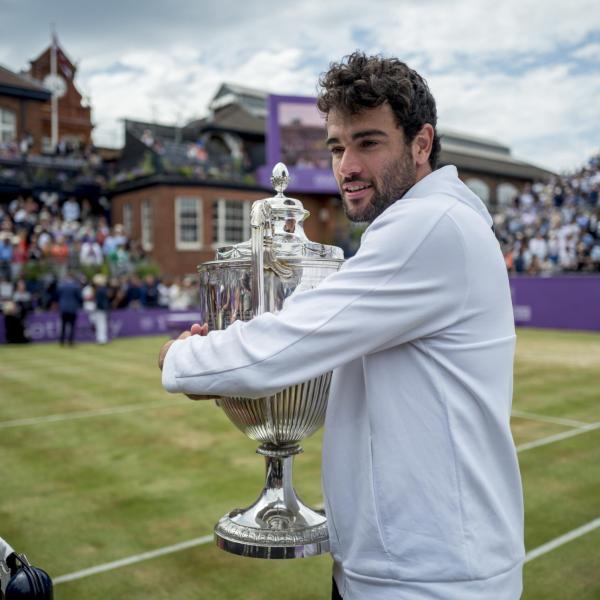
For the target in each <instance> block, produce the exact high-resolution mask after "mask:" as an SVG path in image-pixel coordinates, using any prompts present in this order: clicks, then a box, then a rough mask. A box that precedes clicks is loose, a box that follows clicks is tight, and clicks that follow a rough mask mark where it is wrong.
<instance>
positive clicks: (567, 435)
mask: <svg viewBox="0 0 600 600" xmlns="http://www.w3.org/2000/svg"><path fill="white" fill-rule="evenodd" d="M598 427H600V423H592V424H590V425H586V426H585V427H580V428H578V429H571V431H563V432H562V433H557V434H556V435H549V436H548V437H545V438H541V439H539V440H533V442H527V443H525V444H521V445H520V446H517V452H524V451H525V450H531V449H532V448H539V447H540V446H546V445H547V444H553V443H554V442H560V441H561V440H566V439H568V438H571V437H575V436H576V435H580V434H582V433H587V432H588V431H593V430H594V429H598Z"/></svg>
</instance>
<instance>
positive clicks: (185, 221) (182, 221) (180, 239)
mask: <svg viewBox="0 0 600 600" xmlns="http://www.w3.org/2000/svg"><path fill="white" fill-rule="evenodd" d="M175 245H176V246H177V249H178V250H199V249H200V248H202V200H200V198H192V197H189V196H179V197H178V198H175Z"/></svg>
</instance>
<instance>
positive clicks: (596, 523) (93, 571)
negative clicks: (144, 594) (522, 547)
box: [52, 518, 600, 585]
mask: <svg viewBox="0 0 600 600" xmlns="http://www.w3.org/2000/svg"><path fill="white" fill-rule="evenodd" d="M597 527H600V518H598V519H594V520H593V521H591V522H590V523H587V525H583V526H581V527H578V528H577V529H573V531H569V532H568V533H565V534H564V535H561V536H560V537H557V538H556V539H554V540H551V541H550V542H548V543H547V544H543V545H542V546H538V547H537V548H535V549H534V550H531V552H528V553H527V555H526V556H525V562H526V563H528V562H530V561H532V560H534V559H536V558H538V556H543V555H544V554H547V553H548V552H551V551H552V550H554V549H555V548H558V547H559V546H562V545H563V544H566V543H568V542H570V541H572V540H574V539H577V538H578V537H581V536H582V535H585V534H586V533H589V532H590V531H593V530H594V529H596V528H597ZM213 539H214V538H213V536H212V535H205V536H202V537H199V538H195V539H193V540H188V541H187V542H180V543H179V544H173V545H172V546H164V547H163V548H158V549H157V550H151V551H150V552H143V553H142V554H134V555H133V556H128V557H127V558H122V559H121V560H115V561H113V562H109V563H104V564H102V565H97V566H95V567H90V568H89V569H82V570H81V571H75V572H74V573H69V574H67V575H60V576H59V577H56V578H54V579H53V580H52V581H53V582H54V584H55V585H58V584H60V583H66V582H68V581H74V580H75V579H83V578H84V577H89V576H90V575H97V574H98V573H105V572H106V571H112V570H114V569H119V568H121V567H126V566H128V565H133V564H135V563H139V562H142V561H144V560H150V559H152V558H157V557H158V556H164V555H165V554H173V553H174V552H179V551H180V550H187V549H188V548H193V547H195V546H202V545H204V544H208V543H209V542H212V541H213Z"/></svg>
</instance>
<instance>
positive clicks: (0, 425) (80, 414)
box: [0, 398, 191, 429]
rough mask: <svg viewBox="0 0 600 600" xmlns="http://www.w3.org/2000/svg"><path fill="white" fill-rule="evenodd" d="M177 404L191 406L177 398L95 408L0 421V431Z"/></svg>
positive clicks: (182, 399)
mask: <svg viewBox="0 0 600 600" xmlns="http://www.w3.org/2000/svg"><path fill="white" fill-rule="evenodd" d="M178 404H191V402H190V400H189V399H187V398H177V399H174V400H159V401H157V402H147V403H145V404H143V403H140V404H123V405H121V406H113V407H107V408H97V409H93V410H78V411H72V412H66V413H59V414H56V415H46V416H43V417H30V418H28V419H13V420H12V421H0V429H10V428H11V427H23V426H26V425H40V424H42V423H56V422H59V421H71V420H74V419H87V418H90V417H104V416H106V415H117V414H120V413H127V412H133V411H136V410H145V409H148V408H160V407H163V408H166V407H167V406H173V405H178Z"/></svg>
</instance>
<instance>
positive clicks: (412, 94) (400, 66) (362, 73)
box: [317, 51, 440, 170]
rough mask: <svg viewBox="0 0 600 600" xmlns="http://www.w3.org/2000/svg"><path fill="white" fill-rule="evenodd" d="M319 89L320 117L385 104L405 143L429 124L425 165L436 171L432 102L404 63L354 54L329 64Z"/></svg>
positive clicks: (421, 81)
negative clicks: (430, 132) (430, 141)
mask: <svg viewBox="0 0 600 600" xmlns="http://www.w3.org/2000/svg"><path fill="white" fill-rule="evenodd" d="M319 86H320V88H321V90H320V93H319V95H318V98H317V107H318V109H319V110H320V111H321V112H322V113H324V114H328V113H329V111H330V110H332V109H335V110H339V111H341V112H343V113H346V114H351V115H354V114H357V113H359V112H361V111H362V110H364V109H365V108H374V107H376V106H381V105H382V104H383V103H384V102H387V103H388V104H389V105H390V107H391V109H392V111H393V113H394V117H395V118H396V123H397V125H398V127H402V129H403V130H404V136H405V140H406V142H407V143H410V142H412V141H413V140H414V139H415V136H416V135H417V133H418V132H419V131H420V130H421V128H422V127H423V125H424V124H425V123H429V124H431V125H432V126H433V131H434V137H433V145H432V148H431V154H430V155H429V164H430V165H431V169H432V170H434V169H435V168H436V166H437V161H438V158H439V154H440V138H439V136H438V134H437V131H436V129H435V127H436V124H437V110H436V107H435V100H434V98H433V96H432V95H431V92H430V91H429V87H428V86H427V83H426V81H425V80H424V79H423V78H422V77H421V76H420V75H419V74H418V73H417V72H416V71H414V70H413V69H411V68H409V67H408V66H407V65H406V64H405V63H403V62H402V61H400V60H398V59H397V58H383V57H381V56H367V55H366V54H365V53H364V52H359V51H356V52H354V53H352V54H350V55H349V56H345V57H344V58H343V59H342V60H341V61H340V62H339V63H331V64H330V65H329V70H328V71H327V72H326V73H324V74H323V75H321V77H320V78H319Z"/></svg>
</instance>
